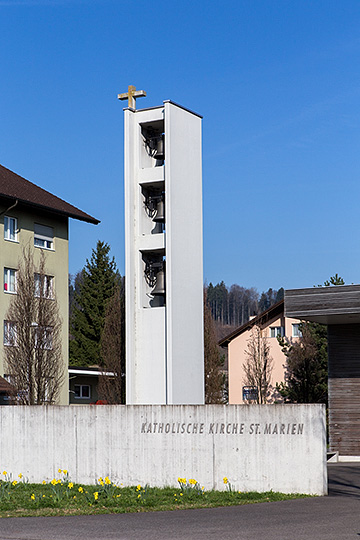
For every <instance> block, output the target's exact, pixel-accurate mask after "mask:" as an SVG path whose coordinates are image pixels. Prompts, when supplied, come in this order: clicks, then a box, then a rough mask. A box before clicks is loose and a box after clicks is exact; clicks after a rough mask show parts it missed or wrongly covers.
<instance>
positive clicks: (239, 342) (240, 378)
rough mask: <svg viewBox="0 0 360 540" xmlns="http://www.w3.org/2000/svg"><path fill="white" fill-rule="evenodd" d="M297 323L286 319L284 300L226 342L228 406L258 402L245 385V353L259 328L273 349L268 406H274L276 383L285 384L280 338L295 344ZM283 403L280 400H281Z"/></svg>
mask: <svg viewBox="0 0 360 540" xmlns="http://www.w3.org/2000/svg"><path fill="white" fill-rule="evenodd" d="M299 323H300V321H299V320H298V319H291V318H289V317H285V315H284V300H281V301H280V302H278V303H277V304H274V305H273V306H271V307H270V308H269V309H267V310H266V311H263V313H260V315H257V316H256V317H254V318H252V319H250V320H249V321H248V322H247V323H245V324H243V325H242V326H240V327H239V328H237V330H235V331H234V332H232V333H231V334H229V335H228V336H226V337H225V338H223V339H222V340H221V341H220V342H219V345H220V346H221V347H224V348H227V350H228V377H229V403H230V404H246V403H248V402H249V400H252V399H255V396H256V392H257V390H256V389H255V388H251V387H248V386H247V385H246V381H245V380H244V379H245V373H244V364H245V362H246V358H247V356H246V352H245V351H246V350H247V347H248V342H249V340H250V338H251V335H252V331H253V328H254V326H256V325H257V326H258V327H259V328H260V330H261V335H262V337H263V338H264V339H266V341H267V343H268V345H269V347H270V356H271V358H272V360H273V362H272V365H273V370H272V373H271V387H272V392H271V395H270V397H269V402H270V403H271V402H274V400H275V399H276V397H278V398H279V396H276V393H275V389H276V383H280V382H282V381H283V380H284V373H285V367H284V364H285V360H286V358H285V355H284V353H283V352H282V350H281V346H280V345H279V342H278V340H277V339H276V338H277V337H278V336H283V337H286V338H287V340H288V341H290V343H291V342H294V341H296V340H297V339H298V338H299V337H300V335H301V333H300V330H299ZM280 399H281V398H280Z"/></svg>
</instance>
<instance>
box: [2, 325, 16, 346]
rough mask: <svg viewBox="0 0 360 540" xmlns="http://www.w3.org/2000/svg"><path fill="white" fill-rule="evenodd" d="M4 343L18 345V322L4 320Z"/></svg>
mask: <svg viewBox="0 0 360 540" xmlns="http://www.w3.org/2000/svg"><path fill="white" fill-rule="evenodd" d="M4 345H7V346H8V347H15V345H16V323H14V322H12V321H4Z"/></svg>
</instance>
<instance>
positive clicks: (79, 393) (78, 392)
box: [74, 384, 91, 399]
mask: <svg viewBox="0 0 360 540" xmlns="http://www.w3.org/2000/svg"><path fill="white" fill-rule="evenodd" d="M74 392H75V396H74V397H76V398H78V399H90V397H91V393H90V385H88V384H75V385H74Z"/></svg>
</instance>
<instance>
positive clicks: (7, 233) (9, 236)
mask: <svg viewBox="0 0 360 540" xmlns="http://www.w3.org/2000/svg"><path fill="white" fill-rule="evenodd" d="M12 223H13V228H12V227H11V224H12ZM12 230H13V233H12V232H11V231H12ZM4 240H8V241H9V242H18V226H17V218H14V217H10V216H4Z"/></svg>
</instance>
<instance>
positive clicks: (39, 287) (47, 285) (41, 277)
mask: <svg viewBox="0 0 360 540" xmlns="http://www.w3.org/2000/svg"><path fill="white" fill-rule="evenodd" d="M53 279H54V278H53V276H46V275H45V274H34V281H35V296H37V297H40V296H42V297H43V298H53Z"/></svg>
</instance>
